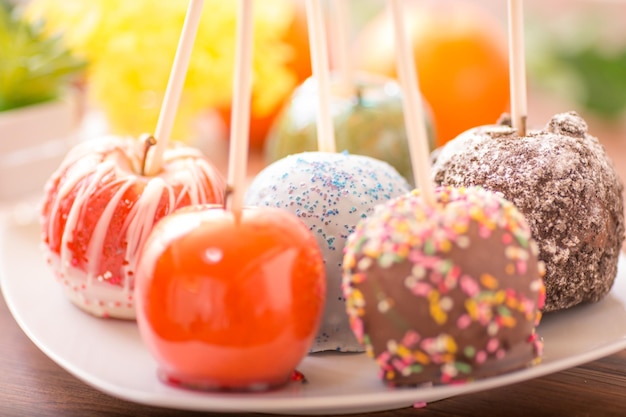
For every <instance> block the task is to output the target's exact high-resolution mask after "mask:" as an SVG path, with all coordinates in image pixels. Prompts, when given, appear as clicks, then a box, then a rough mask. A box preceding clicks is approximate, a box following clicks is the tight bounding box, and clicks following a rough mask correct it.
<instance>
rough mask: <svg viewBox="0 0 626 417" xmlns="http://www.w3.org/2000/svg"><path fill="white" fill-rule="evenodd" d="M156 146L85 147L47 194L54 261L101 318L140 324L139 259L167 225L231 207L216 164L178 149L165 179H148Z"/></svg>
mask: <svg viewBox="0 0 626 417" xmlns="http://www.w3.org/2000/svg"><path fill="white" fill-rule="evenodd" d="M149 144H150V142H143V141H139V140H134V139H131V138H120V137H116V136H104V137H101V138H97V139H92V140H88V141H85V142H81V143H80V144H78V145H77V146H76V147H75V148H73V149H72V150H70V152H69V153H68V155H67V156H66V157H65V159H64V160H63V162H62V163H61V165H60V167H59V168H58V169H57V170H56V171H55V172H54V173H53V174H52V176H51V177H50V179H49V180H48V182H47V184H46V186H45V190H44V197H43V204H42V209H41V216H40V223H41V230H42V240H43V248H44V251H45V255H46V260H47V262H48V264H49V265H50V267H51V268H52V270H53V271H54V273H55V276H56V278H57V280H58V281H59V282H60V283H62V284H63V287H64V289H65V293H66V294H67V295H68V296H69V298H70V300H71V301H72V302H74V303H75V304H76V305H78V306H79V307H80V308H81V309H83V310H85V311H86V312H88V313H91V314H93V315H95V316H101V317H116V318H124V319H134V317H135V307H134V294H133V292H134V281H135V273H136V269H137V265H136V263H137V256H138V253H139V250H140V248H141V246H142V245H143V243H144V242H145V240H146V238H147V236H148V233H149V232H150V230H151V229H152V227H153V225H154V224H155V223H156V222H157V221H158V220H159V219H160V218H161V217H163V216H165V215H167V214H168V213H170V212H172V211H173V210H174V209H176V208H179V207H182V206H186V205H189V204H198V203H220V202H223V200H224V188H225V186H224V181H223V179H222V177H221V176H220V174H219V172H218V171H217V170H216V169H215V168H214V167H213V165H212V164H211V163H210V162H209V160H208V159H207V158H206V157H205V156H204V155H203V154H202V153H201V152H200V151H198V150H196V149H194V148H190V147H187V146H183V145H180V144H177V143H175V142H174V143H172V144H170V146H169V147H168V148H167V149H166V150H165V152H164V155H163V156H164V158H163V164H162V167H161V170H160V171H159V172H158V174H157V175H154V176H147V175H144V174H143V167H144V164H145V160H146V158H145V155H146V153H147V152H148V149H149Z"/></svg>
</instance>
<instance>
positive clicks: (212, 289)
mask: <svg viewBox="0 0 626 417" xmlns="http://www.w3.org/2000/svg"><path fill="white" fill-rule="evenodd" d="M140 258H141V259H140V267H139V269H138V275H137V288H136V292H137V323H138V325H139V330H140V334H141V336H142V339H143V340H144V342H145V343H146V345H147V346H148V349H149V350H150V351H151V353H152V354H153V356H154V357H155V359H156V360H157V363H158V367H159V375H160V377H161V378H162V380H164V381H166V382H168V383H170V384H174V385H179V386H185V387H192V388H196V389H209V390H243V391H246V390H264V389H268V388H271V387H275V386H279V385H281V384H284V383H285V382H287V381H288V380H289V379H290V377H291V375H292V373H293V371H294V370H295V367H296V366H297V365H298V363H299V362H300V361H301V360H302V359H303V358H304V356H305V355H306V354H307V352H308V350H309V348H310V345H311V343H312V341H313V338H314V336H315V334H316V332H317V329H318V327H319V324H320V320H321V314H322V311H323V307H324V302H325V292H326V289H325V286H326V279H325V275H324V262H323V260H322V257H321V253H320V250H319V248H318V246H317V244H316V241H315V239H314V237H313V236H312V234H311V233H310V232H309V230H308V229H307V228H306V226H305V225H304V224H303V223H302V222H301V221H300V220H298V219H297V218H296V217H295V216H293V215H291V214H290V213H288V212H286V211H283V210H279V209H274V208H244V209H243V210H242V211H241V212H240V213H239V214H234V213H233V212H231V211H229V210H225V209H223V208H222V207H219V206H215V205H213V206H196V207H187V208H184V209H181V210H178V211H177V212H175V213H173V214H171V215H169V216H167V217H166V218H164V219H163V220H161V222H159V224H158V225H157V226H156V227H155V228H154V229H153V231H152V233H151V235H150V237H149V238H148V241H147V242H146V245H145V246H144V248H143V250H142V254H141V257H140Z"/></svg>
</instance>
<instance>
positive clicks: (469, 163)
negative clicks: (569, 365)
mask: <svg viewBox="0 0 626 417" xmlns="http://www.w3.org/2000/svg"><path fill="white" fill-rule="evenodd" d="M432 177H433V178H434V180H435V182H436V183H437V184H439V185H451V186H457V187H458V186H474V185H478V186H482V187H484V188H486V189H489V190H493V191H498V192H501V193H502V194H503V195H504V197H505V198H506V199H508V200H510V201H511V202H513V204H515V205H516V206H517V207H518V208H519V210H520V211H521V212H522V213H523V214H524V215H525V217H526V219H527V220H528V223H529V225H530V228H531V230H532V235H533V237H534V238H535V239H536V240H537V242H538V245H539V259H541V260H542V261H543V262H544V263H545V265H546V275H545V278H544V280H545V285H546V296H547V299H546V305H545V308H544V311H546V312H548V311H557V310H562V309H567V308H569V307H572V306H575V305H577V304H581V303H585V302H596V301H598V300H601V299H602V298H603V297H604V296H606V295H607V294H608V293H609V291H610V289H611V287H612V285H613V282H614V280H615V277H616V274H617V263H618V258H619V254H620V249H621V246H622V243H623V241H624V204H623V184H622V182H621V180H620V178H619V176H618V175H617V173H616V171H615V168H614V166H613V164H612V162H611V160H610V159H609V158H608V156H607V154H606V152H605V150H604V148H603V147H602V145H601V144H600V142H599V141H598V139H597V138H595V137H593V136H591V135H590V134H589V132H588V128H587V124H586V122H585V121H584V120H583V119H582V118H581V117H580V116H579V115H578V114H576V113H575V112H569V113H562V114H557V115H555V116H554V117H552V119H551V120H550V121H549V122H548V124H547V125H546V126H545V127H544V128H543V129H540V130H530V131H529V132H528V133H527V134H526V135H525V136H523V137H519V136H518V134H517V131H516V130H515V129H513V128H511V127H510V126H509V125H508V124H507V123H506V121H505V122H503V124H500V125H493V126H483V127H478V128H475V129H472V130H469V131H467V132H465V133H463V134H462V135H460V136H459V137H457V138H455V139H454V140H452V141H451V142H449V143H448V144H446V145H445V146H444V147H443V148H441V150H440V152H439V153H438V155H437V156H436V161H435V163H434V164H433V167H432Z"/></svg>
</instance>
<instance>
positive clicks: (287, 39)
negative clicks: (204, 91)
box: [217, 0, 312, 149]
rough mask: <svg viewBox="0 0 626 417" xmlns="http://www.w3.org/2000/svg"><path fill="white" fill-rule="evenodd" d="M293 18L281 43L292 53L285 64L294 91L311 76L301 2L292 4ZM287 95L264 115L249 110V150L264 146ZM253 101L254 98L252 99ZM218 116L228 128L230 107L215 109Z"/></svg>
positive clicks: (305, 22) (306, 29) (306, 31)
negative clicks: (294, 81) (290, 73)
mask: <svg viewBox="0 0 626 417" xmlns="http://www.w3.org/2000/svg"><path fill="white" fill-rule="evenodd" d="M292 3H293V7H294V18H293V21H292V22H291V25H290V26H289V28H288V30H287V31H286V32H285V35H284V37H283V39H282V40H283V42H284V43H285V44H286V45H288V46H289V47H290V50H291V52H292V56H291V59H290V60H289V62H288V64H287V68H288V69H289V70H291V71H292V74H293V75H294V77H295V80H296V83H295V85H294V86H293V88H294V89H295V88H296V87H297V86H298V85H299V84H300V83H302V82H303V81H304V80H305V79H306V78H308V77H309V76H311V73H312V71H311V53H310V50H309V34H308V26H307V18H306V8H305V7H304V2H303V1H296V0H294V1H293V2H292ZM290 94H291V91H290V92H289V94H286V95H285V97H284V98H283V100H282V101H280V102H279V103H277V104H276V105H275V106H274V108H273V109H272V110H271V111H270V112H268V113H266V114H256V113H255V112H254V111H253V109H254V107H253V108H252V109H251V115H250V116H251V117H250V148H251V149H261V148H263V145H264V144H265V139H266V136H267V133H268V131H269V130H270V127H271V125H272V123H273V121H274V118H275V117H276V115H277V114H278V112H279V111H280V109H281V108H282V107H283V105H284V103H285V101H286V100H287V99H288V98H289V95H290ZM252 100H253V101H254V96H253V97H252ZM217 112H218V114H219V116H220V117H221V118H222V120H223V121H224V124H225V125H226V126H227V127H228V126H230V116H231V114H230V112H231V108H230V106H228V107H225V108H220V109H217Z"/></svg>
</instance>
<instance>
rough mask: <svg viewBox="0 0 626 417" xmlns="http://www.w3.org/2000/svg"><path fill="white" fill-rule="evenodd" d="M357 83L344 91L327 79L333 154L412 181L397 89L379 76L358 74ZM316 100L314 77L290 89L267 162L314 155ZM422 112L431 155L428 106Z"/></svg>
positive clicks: (335, 80)
mask: <svg viewBox="0 0 626 417" xmlns="http://www.w3.org/2000/svg"><path fill="white" fill-rule="evenodd" d="M355 78H356V79H355V80H354V85H353V88H346V86H344V85H342V83H340V82H339V79H338V78H337V77H333V78H332V79H331V88H332V91H331V103H330V106H331V112H332V116H333V121H334V125H335V141H336V146H337V150H338V151H340V152H341V151H346V150H347V151H348V152H349V153H351V154H359V155H366V156H370V157H372V158H375V159H379V160H382V161H385V162H387V163H388V164H390V165H391V166H393V167H394V168H396V170H397V171H398V172H399V173H400V174H401V175H402V176H403V177H405V178H407V179H411V178H413V176H412V173H411V160H410V156H409V148H408V139H407V134H406V130H405V125H404V113H403V108H402V94H401V89H400V86H399V85H398V83H397V82H396V81H395V80H393V79H391V78H388V77H384V76H380V75H374V74H368V73H363V72H361V73H358V74H356V77H355ZM317 95H318V91H317V84H316V83H315V80H314V79H313V78H308V79H307V80H306V81H305V82H304V83H303V84H301V85H300V86H299V87H298V88H297V89H296V90H294V92H293V94H292V96H291V99H290V100H289V101H288V102H287V104H286V105H285V107H284V108H283V110H282V112H281V113H280V114H279V116H278V117H277V118H276V120H275V122H274V124H273V126H272V129H271V130H270V133H269V135H268V139H267V143H266V146H265V158H266V160H267V162H268V163H271V162H274V161H277V160H279V159H281V158H284V157H285V156H287V155H291V154H297V153H301V152H307V151H315V150H317V126H316V120H317V104H316V103H317ZM425 107H426V109H427V110H426V113H427V114H426V119H427V127H428V133H429V139H430V145H431V150H432V149H434V145H435V132H434V129H433V123H432V118H431V115H430V109H429V107H428V104H426V103H425Z"/></svg>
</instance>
